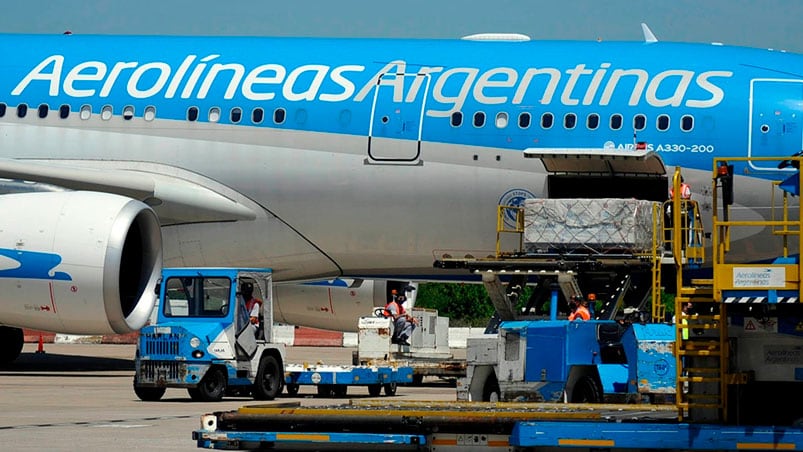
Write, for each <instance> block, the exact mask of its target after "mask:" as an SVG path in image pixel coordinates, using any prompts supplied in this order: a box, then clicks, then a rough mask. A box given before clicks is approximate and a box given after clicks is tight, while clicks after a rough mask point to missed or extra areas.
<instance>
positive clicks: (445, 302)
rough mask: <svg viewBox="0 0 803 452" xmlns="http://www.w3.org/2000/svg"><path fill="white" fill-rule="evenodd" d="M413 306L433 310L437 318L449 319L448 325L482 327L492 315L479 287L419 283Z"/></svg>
mask: <svg viewBox="0 0 803 452" xmlns="http://www.w3.org/2000/svg"><path fill="white" fill-rule="evenodd" d="M530 290H531V289H530V288H529V287H527V288H525V290H524V293H523V294H522V296H521V298H520V299H519V302H518V306H517V308H520V307H521V306H522V305H523V304H524V302H525V300H527V297H529V293H530ZM415 305H416V306H418V307H422V308H430V309H437V310H438V315H442V316H444V317H448V318H449V324H450V326H485V325H487V324H488V320H489V319H490V318H491V316H493V314H494V307H493V304H492V303H491V299H490V297H489V296H488V293H487V292H486V291H485V287H484V286H483V285H482V284H464V283H425V284H420V285H419V286H418V295H417V296H416V302H415Z"/></svg>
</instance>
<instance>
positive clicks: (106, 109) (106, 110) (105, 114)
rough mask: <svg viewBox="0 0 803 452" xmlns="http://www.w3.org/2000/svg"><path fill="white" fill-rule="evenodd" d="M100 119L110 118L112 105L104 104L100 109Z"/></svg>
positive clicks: (106, 119)
mask: <svg viewBox="0 0 803 452" xmlns="http://www.w3.org/2000/svg"><path fill="white" fill-rule="evenodd" d="M100 119H102V120H104V121H108V120H110V119H112V106H111V105H104V106H103V109H101V110H100Z"/></svg>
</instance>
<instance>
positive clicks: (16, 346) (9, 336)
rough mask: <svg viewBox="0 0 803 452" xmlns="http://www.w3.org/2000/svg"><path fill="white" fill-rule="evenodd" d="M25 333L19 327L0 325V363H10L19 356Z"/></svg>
mask: <svg viewBox="0 0 803 452" xmlns="http://www.w3.org/2000/svg"><path fill="white" fill-rule="evenodd" d="M24 343H25V335H24V334H23V333H22V330H21V329H20V328H12V327H10V326H0V344H2V346H0V364H4V363H10V362H11V361H14V360H15V359H17V358H18V357H19V356H20V353H22V346H23V344H24Z"/></svg>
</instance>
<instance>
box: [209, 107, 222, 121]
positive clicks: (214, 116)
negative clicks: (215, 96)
mask: <svg viewBox="0 0 803 452" xmlns="http://www.w3.org/2000/svg"><path fill="white" fill-rule="evenodd" d="M218 121H220V108H218V107H212V108H210V109H209V122H218Z"/></svg>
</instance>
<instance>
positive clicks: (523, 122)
mask: <svg viewBox="0 0 803 452" xmlns="http://www.w3.org/2000/svg"><path fill="white" fill-rule="evenodd" d="M530 119H532V118H530V114H529V113H527V112H524V113H522V114H520V115H519V127H521V128H522V129H526V128H528V127H530Z"/></svg>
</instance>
